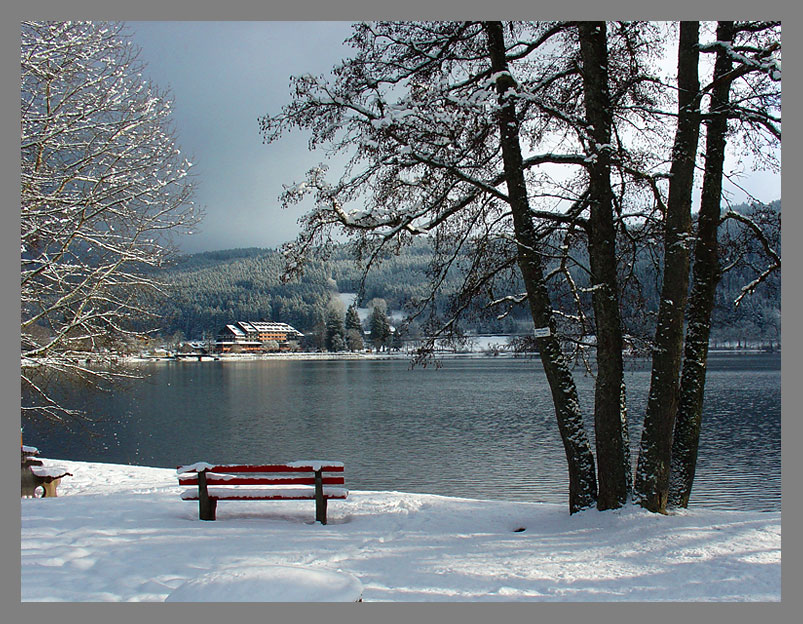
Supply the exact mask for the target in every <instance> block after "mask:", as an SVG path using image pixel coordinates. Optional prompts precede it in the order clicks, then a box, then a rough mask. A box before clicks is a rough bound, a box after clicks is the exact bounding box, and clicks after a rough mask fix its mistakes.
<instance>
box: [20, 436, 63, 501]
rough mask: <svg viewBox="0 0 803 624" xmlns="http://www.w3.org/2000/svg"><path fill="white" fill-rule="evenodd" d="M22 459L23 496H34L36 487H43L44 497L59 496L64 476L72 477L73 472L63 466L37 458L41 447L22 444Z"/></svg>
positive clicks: (21, 479)
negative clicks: (45, 462)
mask: <svg viewBox="0 0 803 624" xmlns="http://www.w3.org/2000/svg"><path fill="white" fill-rule="evenodd" d="M20 450H21V460H20V482H21V494H22V496H23V497H29V498H33V497H35V496H36V488H38V487H40V486H41V487H42V498H50V497H53V496H57V493H56V488H57V487H58V486H59V483H61V479H62V478H63V477H71V476H72V473H71V472H67V470H66V469H65V468H63V467H62V466H58V465H54V464H48V465H47V466H46V465H44V462H43V460H41V459H37V458H36V455H38V454H39V449H37V448H36V447H34V446H25V445H22V446H21V449H20Z"/></svg>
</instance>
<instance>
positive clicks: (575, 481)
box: [485, 22, 597, 513]
mask: <svg viewBox="0 0 803 624" xmlns="http://www.w3.org/2000/svg"><path fill="white" fill-rule="evenodd" d="M485 30H486V33H487V35H488V54H489V56H490V59H491V65H492V68H493V71H494V73H495V74H497V80H496V89H497V92H498V93H499V103H500V111H499V113H498V115H499V130H500V133H501V143H502V145H501V147H502V158H503V161H504V170H505V179H506V183H507V189H508V197H509V201H510V208H511V212H512V214H513V223H514V231H515V235H516V242H517V244H518V265H519V268H520V270H521V274H522V278H523V280H524V284H525V287H526V289H527V297H528V300H529V304H530V311H531V314H532V318H533V322H534V323H535V326H536V327H549V328H550V335H549V336H548V337H546V338H539V339H538V341H539V349H540V352H541V361H542V363H543V366H544V371H545V372H546V376H547V381H548V383H549V387H550V389H551V391H552V399H553V402H554V404H555V415H556V417H557V421H558V429H559V430H560V435H561V439H562V440H563V447H564V450H565V452H566V459H567V462H568V465H569V512H570V513H575V512H577V511H580V510H582V509H585V508H588V507H591V506H592V505H593V504H594V502H595V500H596V496H597V482H596V475H595V469H594V456H593V454H592V452H591V445H590V444H589V441H588V436H587V435H586V432H585V428H584V425H583V418H582V414H581V413H580V405H579V402H578V399H577V388H576V386H575V384H574V379H573V378H572V374H571V371H570V370H569V367H568V365H567V363H566V360H565V358H564V356H563V353H562V352H561V348H560V343H559V342H558V340H557V338H556V337H555V325H554V320H553V318H552V304H551V302H550V299H549V293H548V292H547V288H546V283H545V281H544V270H543V265H542V259H541V256H540V254H539V253H538V251H537V250H538V247H539V243H538V238H537V236H536V232H535V227H534V225H533V222H532V218H531V216H530V207H529V200H528V197H527V187H526V185H525V180H524V168H523V161H522V155H521V145H520V142H519V122H518V119H517V116H516V105H515V101H514V100H513V99H508V98H506V97H505V92H506V91H507V90H508V89H513V88H515V85H516V83H515V81H514V80H513V77H512V76H511V75H510V73H509V69H508V64H507V59H506V57H505V41H504V34H503V30H502V23H501V22H486V23H485Z"/></svg>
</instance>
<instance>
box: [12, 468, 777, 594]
mask: <svg viewBox="0 0 803 624" xmlns="http://www.w3.org/2000/svg"><path fill="white" fill-rule="evenodd" d="M59 463H61V464H63V465H64V466H65V467H66V468H67V469H68V470H69V471H70V472H71V473H72V474H73V476H72V477H66V478H64V479H63V480H62V482H61V486H60V487H59V496H58V497H57V498H50V499H47V498H43V499H23V500H21V513H22V518H21V599H22V600H23V601H89V602H93V601H94V602H97V601H156V602H161V601H164V600H166V599H167V597H168V596H171V595H172V596H173V597H172V598H171V600H178V599H180V598H181V593H180V592H179V588H181V587H186V588H187V589H186V590H182V591H188V592H189V591H190V588H193V587H195V588H206V590H208V591H210V592H211V591H213V590H214V591H218V589H221V588H223V587H224V586H225V585H226V584H227V583H230V582H231V583H235V584H237V589H234V588H231V587H230V588H229V589H228V590H226V591H225V592H224V593H219V594H217V597H219V598H220V599H224V598H225V599H226V600H237V599H242V598H243V596H244V594H245V593H247V592H248V591H249V590H248V586H249V584H250V583H252V582H259V579H260V578H263V579H264V576H263V575H264V574H267V571H266V570H267V569H271V570H273V572H272V573H273V574H276V573H279V574H280V576H281V578H282V581H281V582H282V583H285V584H287V585H289V586H293V587H295V588H296V589H299V587H300V588H301V589H299V591H302V592H306V593H305V594H304V595H305V596H307V598H305V599H307V600H308V599H310V598H309V597H310V596H312V594H311V587H310V585H313V586H315V585H320V583H316V581H315V580H314V576H309V575H307V577H306V578H307V580H306V581H305V582H301V581H299V580H298V578H296V579H295V580H294V577H293V574H294V573H293V572H291V571H288V570H284V573H283V574H282V569H278V570H277V569H276V568H275V566H289V567H290V568H291V569H297V568H302V569H304V570H307V571H310V572H320V573H321V577H319V578H322V577H324V576H329V574H330V573H336V574H343V575H350V577H353V578H354V579H357V581H358V582H359V583H360V585H361V587H362V598H363V601H365V602H369V601H778V600H780V598H781V515H780V513H776V512H773V513H761V512H724V511H712V510H695V509H691V510H688V511H686V512H684V513H680V514H677V515H672V516H656V515H653V514H649V513H647V512H645V511H643V510H641V509H639V508H635V507H629V508H625V509H622V510H618V511H614V512H610V511H609V512H604V513H599V512H597V511H593V510H591V511H587V512H583V513H580V514H575V515H574V516H569V515H568V513H567V510H566V507H565V506H564V505H553V504H543V503H519V502H500V501H479V500H471V499H465V498H448V497H443V496H434V495H425V494H409V493H402V492H368V491H351V492H350V493H349V498H348V499H347V500H344V501H341V500H333V501H330V503H329V510H328V519H329V524H327V525H325V526H324V525H320V524H315V523H313V518H314V503H312V502H310V501H299V502H261V501H256V502H250V501H248V502H231V503H228V504H227V503H226V502H225V501H224V502H222V503H220V505H219V506H218V511H217V518H218V520H217V521H216V522H203V521H201V520H199V519H198V504H197V503H192V502H188V501H182V500H181V498H180V496H179V494H180V491H181V489H182V488H181V487H180V486H179V485H178V480H177V479H176V473H175V470H174V469H161V468H149V467H142V466H122V465H111V464H98V463H85V462H69V461H64V460H59ZM240 573H242V575H244V576H241V577H240V580H241V581H242V583H241V584H240V583H239V582H238V581H236V578H237V574H240ZM344 578H348V577H344ZM226 579H228V580H226ZM329 588H330V589H331V585H330V586H329ZM288 592H289V590H288ZM185 595H186V594H185ZM287 596H288V599H289V598H290V597H298V595H295V594H291V593H288V594H287Z"/></svg>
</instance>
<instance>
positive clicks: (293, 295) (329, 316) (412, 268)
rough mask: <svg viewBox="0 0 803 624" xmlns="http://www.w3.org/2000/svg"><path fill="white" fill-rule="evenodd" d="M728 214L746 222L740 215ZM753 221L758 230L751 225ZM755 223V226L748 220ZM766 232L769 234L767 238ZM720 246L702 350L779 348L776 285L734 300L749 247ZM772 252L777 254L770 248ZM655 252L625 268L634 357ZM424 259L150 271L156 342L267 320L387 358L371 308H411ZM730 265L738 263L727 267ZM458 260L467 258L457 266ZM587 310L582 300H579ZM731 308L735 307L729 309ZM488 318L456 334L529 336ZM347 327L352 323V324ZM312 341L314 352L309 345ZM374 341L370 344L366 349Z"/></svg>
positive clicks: (270, 257) (192, 259) (752, 244)
mask: <svg viewBox="0 0 803 624" xmlns="http://www.w3.org/2000/svg"><path fill="white" fill-rule="evenodd" d="M780 209H781V205H780V201H777V202H773V203H772V204H770V205H769V206H767V207H764V208H763V209H761V211H760V212H761V214H760V215H759V216H760V217H761V218H763V219H764V220H767V219H773V218H779V215H780ZM733 211H735V212H739V213H743V214H748V213H750V214H752V215H753V216H755V214H754V213H755V212H756V211H755V210H754V209H752V208H751V207H749V206H747V205H742V206H736V207H734V208H733ZM761 218H759V219H758V221H759V222H760V221H761ZM754 220H755V219H754ZM768 232H769V230H768ZM720 238H721V241H722V246H723V254H724V257H725V264H733V265H734V266H733V267H732V268H731V269H730V270H728V271H726V272H725V274H724V276H723V278H722V280H721V281H720V284H719V286H718V289H717V296H716V306H715V310H714V315H713V327H712V340H713V341H714V342H716V343H720V344H725V343H732V344H733V345H735V346H738V345H742V346H747V345H757V344H767V345H772V344H779V343H780V313H781V299H780V275H779V273H778V272H776V273H775V274H773V275H772V276H770V277H769V278H768V279H767V280H765V281H763V282H762V283H761V284H760V285H759V286H758V288H757V289H756V291H755V292H754V293H752V294H751V295H750V296H743V297H741V299H740V296H742V295H743V292H742V291H743V288H744V285H745V284H749V283H750V282H751V281H753V280H754V279H755V278H756V276H757V275H758V273H759V269H758V268H757V267H758V266H760V262H758V261H757V260H755V261H754V257H755V258H758V256H759V253H760V250H759V249H757V248H756V246H757V245H758V244H759V243H758V242H757V241H756V240H755V239H754V238H751V237H749V236H748V232H747V231H746V227H745V226H744V225H742V224H740V223H738V222H736V221H728V222H726V225H725V226H723V228H722V233H721V236H720ZM777 246H778V247H779V248H780V242H779V241H778V243H777ZM661 253H662V252H661V249H660V248H659V246H657V247H650V248H647V249H643V250H641V251H640V253H639V255H638V257H637V258H636V259H635V261H634V262H633V264H632V266H630V267H629V269H628V270H629V271H630V272H632V274H633V275H634V276H635V279H634V280H633V283H634V284H636V285H637V287H634V288H633V289H632V290H631V292H627V293H625V294H626V295H627V296H625V297H623V301H622V318H623V324H624V327H625V329H626V333H627V335H628V336H629V339H630V340H632V341H633V345H632V346H634V347H638V346H639V345H646V344H647V342H648V339H649V337H650V336H651V334H652V333H653V332H654V330H655V319H656V311H657V309H658V301H659V298H660V289H659V285H660V277H661V275H660V263H659V262H657V259H658V258H660V257H661ZM430 254H431V249H430V245H429V244H427V242H425V241H417V242H416V243H415V244H414V245H411V246H410V247H408V248H405V249H404V250H402V253H401V254H400V255H399V256H391V257H388V258H385V259H384V260H383V261H382V262H381V263H380V264H379V265H378V266H376V267H375V268H374V269H373V270H372V271H371V272H370V273H369V274H368V275H367V277H365V280H364V281H363V273H362V271H361V269H360V268H359V267H358V266H357V265H356V264H355V263H354V261H353V258H352V257H351V256H350V255H349V253H348V251H347V250H346V249H345V248H338V249H336V250H335V252H334V253H333V254H332V255H331V257H330V258H329V259H328V260H315V261H312V262H310V264H309V266H308V267H307V270H306V272H305V273H304V275H303V276H301V277H300V278H298V279H296V280H293V281H291V282H283V281H282V277H281V276H282V272H283V269H284V258H283V257H282V255H281V254H280V253H279V252H277V251H275V250H272V249H261V248H248V249H231V250H224V251H212V252H203V253H197V254H191V255H185V256H181V257H179V258H178V259H177V260H176V261H175V262H174V263H173V264H172V265H170V266H169V267H167V268H166V269H163V270H161V271H159V279H160V280H161V281H162V282H164V283H165V284H166V291H167V294H168V295H169V296H167V297H162V298H159V299H156V298H154V300H153V301H152V302H151V303H152V305H154V306H156V307H157V309H158V317H159V318H160V319H161V320H162V326H161V334H162V336H164V337H168V336H173V335H176V334H180V335H181V336H182V337H185V338H187V339H202V338H204V337H209V336H211V335H213V334H214V333H216V332H217V331H218V330H219V329H220V328H221V327H222V326H223V325H225V324H226V323H230V322H232V321H237V320H271V321H277V322H282V323H289V324H290V325H292V326H294V327H296V328H297V329H299V330H300V331H302V332H303V333H305V334H310V335H311V336H313V337H317V338H310V341H311V342H312V345H311V346H312V347H313V348H319V349H326V350H330V351H331V350H334V351H339V350H350V351H357V350H360V349H361V348H364V347H365V346H373V347H374V348H390V342H389V340H390V335H389V334H387V335H386V334H385V330H384V329H382V328H381V325H382V323H381V320H377V323H378V324H379V327H380V333H381V335H382V336H383V337H382V338H376V336H377V334H376V333H375V332H374V331H373V329H374V328H373V324H374V323H373V321H372V320H371V318H373V310H374V308H373V306H372V305H369V303H371V302H372V301H373V300H382V303H381V304H380V305H379V310H380V311H381V312H382V314H383V315H384V316H385V318H387V313H388V310H398V311H401V312H402V313H405V312H408V311H410V310H412V309H414V308H415V306H416V305H418V303H420V302H421V301H422V300H423V299H424V297H425V296H426V293H427V291H428V289H429V284H430V281H431V277H430V275H429V274H428V271H429V263H430ZM737 255H738V256H739V259H740V261H739V262H736V259H737V258H736V257H737ZM466 260H467V258H466ZM573 275H574V279H575V280H576V282H577V283H578V284H579V285H580V286H588V283H587V281H588V278H587V276H586V275H584V274H583V273H582V272H581V271H578V270H576V269H573ZM462 278H463V275H462V273H461V271H460V270H459V269H455V270H453V271H452V272H451V273H450V274H449V275H448V276H447V278H446V280H444V283H443V286H442V288H441V289H440V291H439V292H438V295H437V296H436V298H435V299H434V301H433V302H432V305H431V310H430V312H431V313H432V314H433V316H445V315H446V314H448V313H449V311H450V309H451V308H452V307H453V305H454V303H455V302H454V301H453V300H452V298H453V297H454V295H455V293H456V291H457V290H458V286H459V284H460V283H461V279H462ZM522 289H523V286H522V285H521V283H520V280H516V279H512V280H511V282H510V284H509V290H508V292H505V293H500V296H503V295H506V296H510V297H515V295H516V294H517V293H519V292H521V291H522ZM360 291H362V292H361V299H362V301H363V303H364V306H365V307H368V308H369V313H370V314H371V315H372V316H371V318H369V323H367V325H368V326H367V327H364V328H363V327H361V326H360V325H359V317H356V309H355V308H353V307H349V308H346V307H345V306H343V305H341V306H337V305H334V304H333V303H332V301H333V299H332V298H333V296H334V295H337V294H338V293H360ZM585 296H587V297H588V298H589V300H590V294H586V295H585ZM570 297H571V293H569V292H564V293H562V296H558V297H557V298H556V299H557V305H558V307H563V308H564V309H565V310H567V311H568V310H570V309H571V301H570V300H569V299H570ZM737 300H739V304H738V305H736V303H735V302H736V301H737ZM500 316H502V315H500V314H499V313H498V310H489V309H483V308H475V309H473V310H471V313H470V314H468V315H466V316H465V318H464V319H463V321H462V326H461V328H460V329H461V330H462V331H463V332H475V333H487V334H510V335H519V334H526V333H528V332H529V331H531V329H532V321H531V320H530V319H529V316H528V313H527V310H526V308H525V307H524V306H523V305H517V306H513V307H512V309H511V310H510V311H509V313H507V314H505V315H504V316H503V317H502V318H499V317H500ZM355 317H356V320H355ZM426 323H427V321H426V320H425V319H420V318H419V319H417V322H413V323H411V324H410V325H402V326H400V327H399V330H400V331H399V338H397V340H399V339H400V337H401V336H402V335H403V334H404V332H405V331H407V332H408V333H412V334H413V335H415V334H418V333H420V332H421V331H424V328H425V326H426ZM361 330H368V331H370V332H371V333H370V334H369V335H370V336H374V338H371V339H369V341H370V342H369V345H364V344H362V341H363V336H362V335H361V334H360V331H361ZM316 340H317V342H316ZM374 340H376V341H377V342H376V343H375V342H373V341H374Z"/></svg>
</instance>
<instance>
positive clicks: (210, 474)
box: [176, 460, 348, 524]
mask: <svg viewBox="0 0 803 624" xmlns="http://www.w3.org/2000/svg"><path fill="white" fill-rule="evenodd" d="M343 470H344V467H343V464H342V463H341V462H332V461H320V460H311V461H297V462H290V463H287V464H258V465H251V464H219V465H214V464H208V463H206V462H196V463H194V464H190V465H187V466H179V468H178V469H177V470H176V474H177V476H178V482H179V485H182V486H188V485H194V486H197V487H195V488H192V489H189V490H184V491H183V492H182V493H181V498H182V500H197V501H198V512H199V517H200V519H201V520H214V519H215V514H216V510H217V502H218V501H219V500H234V501H236V500H314V501H315V520H316V521H317V522H320V523H321V524H326V508H327V503H328V501H329V499H330V498H336V499H345V498H347V497H348V490H347V489H346V488H345V478H344V477H343Z"/></svg>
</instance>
